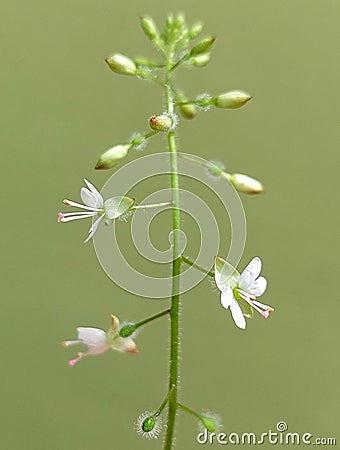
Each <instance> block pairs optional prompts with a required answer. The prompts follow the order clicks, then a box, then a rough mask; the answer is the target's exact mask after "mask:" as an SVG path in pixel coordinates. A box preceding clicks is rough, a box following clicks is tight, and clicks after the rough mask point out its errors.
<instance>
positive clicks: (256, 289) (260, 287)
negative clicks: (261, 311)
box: [247, 277, 267, 297]
mask: <svg viewBox="0 0 340 450" xmlns="http://www.w3.org/2000/svg"><path fill="white" fill-rule="evenodd" d="M266 289H267V280H266V278H265V277H258V279H257V280H255V281H253V282H252V283H251V284H250V285H249V286H248V288H247V292H248V293H249V294H251V295H254V296H255V297H260V295H262V294H263V293H264V291H265V290H266Z"/></svg>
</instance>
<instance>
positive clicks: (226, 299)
mask: <svg viewBox="0 0 340 450" xmlns="http://www.w3.org/2000/svg"><path fill="white" fill-rule="evenodd" d="M233 300H235V299H234V294H233V290H232V289H231V287H230V286H227V287H225V288H224V289H223V291H222V294H221V305H222V306H223V308H225V309H228V308H229V306H230V305H231V302H232V301H233Z"/></svg>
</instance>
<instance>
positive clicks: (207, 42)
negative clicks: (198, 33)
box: [190, 36, 216, 56]
mask: <svg viewBox="0 0 340 450" xmlns="http://www.w3.org/2000/svg"><path fill="white" fill-rule="evenodd" d="M215 40H216V38H214V37H213V36H211V37H208V38H205V39H203V40H202V41H201V42H199V43H198V44H197V45H195V46H194V47H193V48H192V49H191V51H190V56H197V55H201V54H202V53H207V52H208V51H209V50H210V49H211V47H212V46H213V44H214V42H215Z"/></svg>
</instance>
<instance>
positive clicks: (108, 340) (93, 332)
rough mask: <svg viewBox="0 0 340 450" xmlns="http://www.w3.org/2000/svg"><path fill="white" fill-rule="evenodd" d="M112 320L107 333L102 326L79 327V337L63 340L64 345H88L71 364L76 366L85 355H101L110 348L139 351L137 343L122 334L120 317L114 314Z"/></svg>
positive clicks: (131, 351)
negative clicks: (120, 332)
mask: <svg viewBox="0 0 340 450" xmlns="http://www.w3.org/2000/svg"><path fill="white" fill-rule="evenodd" d="M111 321H112V323H111V327H110V329H109V330H108V332H107V333H105V331H103V330H101V329H100V328H90V327H79V328H77V332H78V339H76V340H73V341H64V342H62V346H63V347H69V346H70V345H77V344H84V345H86V346H87V351H86V352H79V353H78V354H77V356H76V357H75V358H74V359H71V360H70V361H69V365H70V366H74V365H75V364H76V363H77V362H78V361H80V360H81V359H82V358H84V357H85V356H88V355H99V354H100V353H104V352H106V351H107V350H109V349H110V348H111V349H113V350H117V351H118V352H123V353H126V352H127V353H138V349H137V346H136V343H135V341H134V340H133V339H132V338H131V337H122V336H120V334H119V331H120V329H119V319H118V318H117V317H115V316H113V315H112V316H111Z"/></svg>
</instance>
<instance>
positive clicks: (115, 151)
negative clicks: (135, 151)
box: [95, 144, 130, 170]
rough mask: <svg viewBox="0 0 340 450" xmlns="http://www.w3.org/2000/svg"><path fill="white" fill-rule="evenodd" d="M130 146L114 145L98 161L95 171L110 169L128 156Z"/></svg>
mask: <svg viewBox="0 0 340 450" xmlns="http://www.w3.org/2000/svg"><path fill="white" fill-rule="evenodd" d="M129 149H130V145H122V144H121V145H115V146H114V147H112V148H110V149H109V150H107V151H106V152H104V153H103V154H102V155H101V156H100V157H99V159H98V162H97V164H96V167H95V169H97V170H103V169H112V167H113V166H114V165H115V164H116V163H117V162H118V161H119V160H120V159H122V158H125V156H126V155H127V154H128V151H129Z"/></svg>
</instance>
